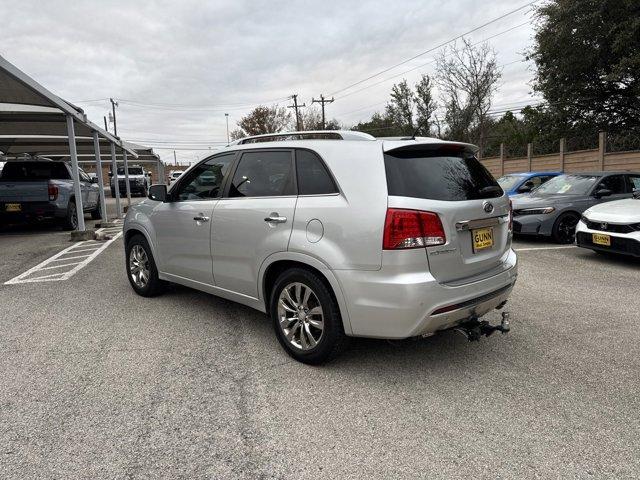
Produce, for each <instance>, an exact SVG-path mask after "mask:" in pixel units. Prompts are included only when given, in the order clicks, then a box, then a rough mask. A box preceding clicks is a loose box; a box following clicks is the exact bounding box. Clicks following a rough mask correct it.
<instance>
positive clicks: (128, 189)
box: [122, 148, 131, 208]
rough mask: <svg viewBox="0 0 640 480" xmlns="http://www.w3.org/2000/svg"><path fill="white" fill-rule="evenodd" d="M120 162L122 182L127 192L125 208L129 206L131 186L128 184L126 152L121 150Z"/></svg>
mask: <svg viewBox="0 0 640 480" xmlns="http://www.w3.org/2000/svg"><path fill="white" fill-rule="evenodd" d="M122 160H123V161H124V181H125V188H126V192H127V208H128V207H130V206H131V185H130V184H129V162H127V151H126V150H125V149H124V148H123V149H122Z"/></svg>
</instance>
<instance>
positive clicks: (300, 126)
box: [287, 95, 306, 132]
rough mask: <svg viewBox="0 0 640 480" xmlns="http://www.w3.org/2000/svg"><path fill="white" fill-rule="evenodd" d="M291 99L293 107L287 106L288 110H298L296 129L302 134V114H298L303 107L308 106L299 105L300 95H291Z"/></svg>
mask: <svg viewBox="0 0 640 480" xmlns="http://www.w3.org/2000/svg"><path fill="white" fill-rule="evenodd" d="M291 99H292V100H293V105H287V108H294V109H295V110H296V129H297V130H298V131H299V132H300V131H302V129H303V128H304V126H303V125H302V122H301V121H300V114H299V113H298V109H299V108H302V107H306V104H304V103H303V104H302V105H298V95H291Z"/></svg>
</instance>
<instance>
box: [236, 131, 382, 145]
mask: <svg viewBox="0 0 640 480" xmlns="http://www.w3.org/2000/svg"><path fill="white" fill-rule="evenodd" d="M288 140H350V141H354V140H355V141H362V140H375V137H372V136H371V135H369V134H368V133H362V132H355V131H352V130H308V131H304V132H281V133H267V134H263V135H253V136H251V137H244V138H241V139H240V140H236V141H235V142H232V143H230V145H246V144H248V143H261V142H283V141H288Z"/></svg>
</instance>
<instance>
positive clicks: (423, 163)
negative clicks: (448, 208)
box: [384, 149, 503, 201]
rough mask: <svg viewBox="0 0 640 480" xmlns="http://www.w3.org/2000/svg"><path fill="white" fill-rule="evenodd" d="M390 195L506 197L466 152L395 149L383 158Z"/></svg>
mask: <svg viewBox="0 0 640 480" xmlns="http://www.w3.org/2000/svg"><path fill="white" fill-rule="evenodd" d="M384 166H385V170H386V172H387V190H388V193H389V195H395V196H400V197H416V198H426V199H429V200H447V201H460V200H476V199H482V198H496V197H500V196H502V195H503V191H502V188H500V185H498V182H496V181H495V179H494V178H493V176H492V175H491V174H490V173H489V171H488V170H487V169H486V168H485V167H484V166H483V165H482V164H481V163H480V162H479V161H478V160H477V159H476V158H475V157H474V156H473V155H470V154H469V153H467V152H453V151H449V150H447V151H441V150H428V151H425V150H415V149H404V150H394V151H392V152H388V153H386V154H385V155H384Z"/></svg>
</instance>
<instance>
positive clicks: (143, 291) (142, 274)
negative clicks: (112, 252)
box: [126, 235, 164, 297]
mask: <svg viewBox="0 0 640 480" xmlns="http://www.w3.org/2000/svg"><path fill="white" fill-rule="evenodd" d="M126 258H127V261H126V265H127V278H128V279H129V283H130V284H131V287H133V290H134V291H135V292H136V293H137V294H138V295H141V296H143V297H153V296H155V295H158V294H159V293H161V292H162V288H163V286H164V282H163V281H162V280H160V278H158V269H157V268H156V262H155V260H154V258H153V254H152V253H151V248H149V243H147V239H146V238H144V237H143V236H142V235H134V236H133V237H131V238H130V239H129V241H128V242H127V248H126Z"/></svg>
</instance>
